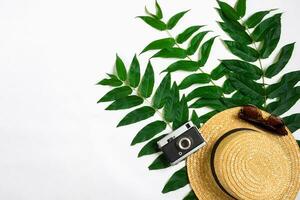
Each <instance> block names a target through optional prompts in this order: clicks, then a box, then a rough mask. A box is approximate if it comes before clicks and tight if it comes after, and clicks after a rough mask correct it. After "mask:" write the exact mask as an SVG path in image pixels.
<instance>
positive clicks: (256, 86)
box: [215, 0, 300, 131]
mask: <svg viewBox="0 0 300 200" xmlns="http://www.w3.org/2000/svg"><path fill="white" fill-rule="evenodd" d="M218 4H219V8H218V9H217V11H218V13H219V15H220V17H221V19H222V20H223V22H218V23H219V25H220V27H221V28H222V29H223V31H224V32H226V33H227V34H228V35H229V37H230V38H231V39H232V40H231V41H229V40H224V44H225V46H226V47H227V48H228V49H229V51H230V52H231V53H232V54H233V55H235V56H236V57H238V58H239V59H231V60H221V64H220V65H219V67H218V69H215V72H216V73H215V74H217V75H216V79H218V78H220V77H222V76H226V78H227V81H229V83H230V84H231V85H232V87H233V88H234V89H235V93H234V94H233V96H232V97H233V98H241V99H249V102H251V103H252V104H255V105H257V106H259V107H261V108H263V109H265V110H267V111H268V112H270V113H273V114H275V115H283V114H284V113H286V112H287V111H288V110H289V109H290V108H291V107H292V106H293V105H295V104H296V102H297V101H298V100H299V98H300V93H299V91H300V89H299V86H296V84H297V83H298V82H299V81H300V76H299V73H300V71H293V72H289V73H287V74H284V75H283V76H282V77H281V79H280V81H279V82H277V83H273V84H267V83H266V80H267V79H271V78H273V77H274V76H276V75H278V74H279V73H280V72H281V71H282V70H283V69H284V67H285V66H286V65H287V63H288V62H289V60H290V58H291V56H292V53H293V50H294V43H290V44H287V45H285V46H283V47H282V48H281V50H280V51H279V53H278V55H276V57H275V61H273V64H271V65H270V66H268V67H266V68H265V67H264V66H263V64H262V61H263V60H265V59H268V58H269V57H270V56H271V55H272V53H273V52H274V50H275V49H276V47H277V45H278V43H279V40H280V35H281V15H282V14H281V13H276V14H273V15H272V16H271V17H268V18H266V17H267V16H268V15H269V14H271V13H273V12H274V11H276V9H271V10H265V11H259V12H256V13H254V14H252V15H251V16H250V17H248V18H247V19H244V18H245V14H246V0H238V1H237V3H236V5H235V8H233V7H231V6H230V5H229V4H227V3H225V2H222V1H218ZM265 18H266V19H265ZM249 45H251V46H252V47H249ZM255 62H256V63H257V64H258V65H259V67H257V66H256V65H255ZM219 72H221V73H219ZM218 74H219V76H218ZM233 92H234V91H233ZM298 115H299V114H294V115H292V116H290V117H285V118H283V120H284V121H285V122H286V124H287V126H288V127H291V131H295V127H298V126H296V125H295V124H299V118H298V117H297V116H298Z"/></svg>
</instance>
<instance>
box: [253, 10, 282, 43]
mask: <svg viewBox="0 0 300 200" xmlns="http://www.w3.org/2000/svg"><path fill="white" fill-rule="evenodd" d="M280 19H281V13H279V14H276V15H274V16H272V17H270V18H267V19H265V20H264V21H262V22H261V23H260V24H259V25H258V26H256V28H255V29H254V31H253V32H252V34H251V36H252V38H253V40H254V41H257V42H258V41H261V40H262V39H263V38H264V36H265V35H266V33H267V32H268V31H269V30H270V29H271V28H272V27H274V26H276V25H278V24H279V23H280Z"/></svg>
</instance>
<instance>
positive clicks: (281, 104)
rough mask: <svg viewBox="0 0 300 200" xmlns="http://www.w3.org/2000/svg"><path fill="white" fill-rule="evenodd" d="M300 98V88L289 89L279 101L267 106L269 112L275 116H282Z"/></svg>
mask: <svg viewBox="0 0 300 200" xmlns="http://www.w3.org/2000/svg"><path fill="white" fill-rule="evenodd" d="M299 98H300V86H298V87H295V88H293V89H289V90H288V91H286V93H284V94H282V96H280V97H279V100H278V101H275V102H272V103H270V104H269V105H268V106H267V111H268V112H270V113H272V114H274V115H277V116H279V115H282V114H284V113H285V112H287V111H288V110H289V109H290V108H291V107H293V106H294V105H295V103H296V102H297V101H298V100H299Z"/></svg>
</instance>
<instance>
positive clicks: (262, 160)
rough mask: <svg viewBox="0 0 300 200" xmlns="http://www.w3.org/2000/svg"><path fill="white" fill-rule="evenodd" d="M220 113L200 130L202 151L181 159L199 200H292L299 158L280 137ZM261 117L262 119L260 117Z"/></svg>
mask: <svg viewBox="0 0 300 200" xmlns="http://www.w3.org/2000/svg"><path fill="white" fill-rule="evenodd" d="M239 111H240V108H232V109H228V110H225V111H223V112H221V113H219V114H217V115H215V116H214V117H212V118H211V119H210V120H209V121H208V122H207V123H205V124H204V126H203V127H202V128H201V133H202V134H203V137H204V138H205V139H206V142H207V145H206V146H205V147H203V148H202V149H201V150H199V151H198V152H196V153H194V154H193V155H191V156H190V157H189V158H188V159H187V169H188V177H189V180H190V184H191V187H192V189H193V190H194V192H195V194H196V196H197V197H198V199H200V200H215V199H217V200H223V199H253V200H263V199H264V200H271V199H284V200H287V199H295V198H296V195H297V193H298V191H299V187H300V152H299V147H298V145H297V143H296V141H295V139H294V137H293V136H292V134H291V133H290V131H288V134H287V135H285V136H281V135H276V134H272V133H271V132H269V131H267V130H265V129H262V128H260V127H257V126H254V125H252V124H250V123H248V122H246V121H244V120H241V119H240V118H238V113H239ZM262 113H263V116H264V117H265V116H268V114H267V113H266V112H262Z"/></svg>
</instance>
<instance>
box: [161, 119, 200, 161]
mask: <svg viewBox="0 0 300 200" xmlns="http://www.w3.org/2000/svg"><path fill="white" fill-rule="evenodd" d="M157 144H158V147H159V148H160V149H161V150H162V152H163V153H164V154H165V156H166V158H167V159H168V160H169V161H170V163H171V165H175V164H177V163H179V162H180V161H182V160H184V159H185V158H186V157H187V156H189V155H190V154H192V153H194V152H195V151H197V150H198V149H200V148H201V147H203V146H204V145H205V144H206V143H205V140H204V138H203V137H202V136H201V134H200V132H199V130H198V129H197V127H196V126H195V125H194V124H193V123H192V122H187V123H186V124H184V125H183V126H181V127H180V128H178V129H177V130H175V131H173V132H172V133H170V134H168V135H167V136H166V137H164V138H162V139H161V140H159V141H158V142H157Z"/></svg>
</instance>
